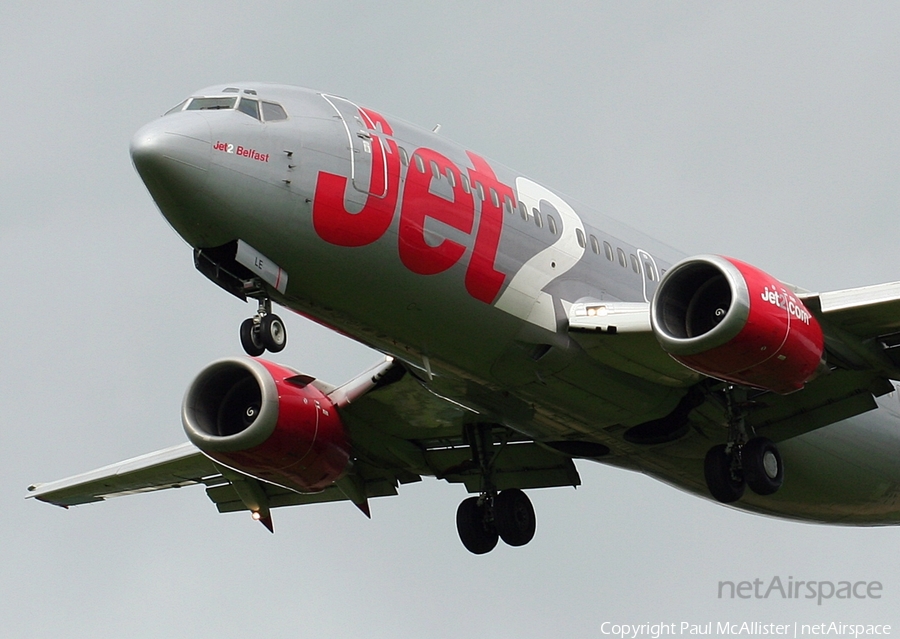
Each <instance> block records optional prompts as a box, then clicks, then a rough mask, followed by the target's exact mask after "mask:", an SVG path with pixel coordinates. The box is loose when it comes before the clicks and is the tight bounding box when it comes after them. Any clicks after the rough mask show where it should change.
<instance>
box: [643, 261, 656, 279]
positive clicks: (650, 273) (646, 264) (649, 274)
mask: <svg viewBox="0 0 900 639" xmlns="http://www.w3.org/2000/svg"><path fill="white" fill-rule="evenodd" d="M644 273H646V274H647V279H648V280H650V281H651V282H652V281H653V280H655V279H656V277H654V275H653V265H652V264H651V263H650V262H648V261H647V260H644Z"/></svg>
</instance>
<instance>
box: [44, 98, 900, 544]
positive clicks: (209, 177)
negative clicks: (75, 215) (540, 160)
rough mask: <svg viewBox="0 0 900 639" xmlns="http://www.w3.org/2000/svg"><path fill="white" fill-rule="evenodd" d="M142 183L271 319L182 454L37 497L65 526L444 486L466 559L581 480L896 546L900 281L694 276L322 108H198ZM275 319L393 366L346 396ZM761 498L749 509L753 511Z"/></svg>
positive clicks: (491, 171) (629, 237)
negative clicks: (69, 513) (150, 511)
mask: <svg viewBox="0 0 900 639" xmlns="http://www.w3.org/2000/svg"><path fill="white" fill-rule="evenodd" d="M131 156H132V159H133V161H134V165H135V167H136V169H137V171H138V173H139V174H140V176H141V178H142V179H143V181H144V183H145V184H146V186H147V189H148V190H149V191H150V194H151V196H152V197H153V199H154V200H155V201H156V204H157V205H158V206H159V209H160V211H161V212H162V214H163V215H164V216H165V218H166V219H167V220H168V221H169V223H170V224H171V225H172V227H174V229H175V230H176V231H177V232H178V233H179V234H180V235H181V236H182V237H183V238H184V239H185V240H186V241H187V242H188V243H189V244H190V245H191V246H192V247H193V249H194V251H193V254H194V255H193V257H194V264H195V266H196V268H197V269H198V270H199V271H200V272H201V273H202V274H203V275H205V276H206V277H207V278H209V279H210V280H211V281H212V282H214V283H216V284H217V285H219V286H220V287H221V288H222V289H224V290H225V291H227V292H229V293H231V294H232V295H234V296H235V297H237V298H239V299H241V300H245V301H246V300H248V299H249V300H254V301H256V302H257V304H258V308H257V311H256V313H255V315H253V317H250V318H248V319H247V320H246V321H244V323H243V324H242V325H241V327H240V331H239V334H240V341H241V344H242V346H243V349H244V351H246V353H247V357H244V356H240V357H228V358H225V359H221V360H219V361H216V362H213V363H212V364H210V365H209V366H207V367H206V368H205V369H204V370H202V371H201V372H200V373H199V375H197V377H196V378H195V380H194V381H193V382H192V383H191V385H190V387H189V388H188V390H187V392H186V394H185V397H184V403H183V408H182V415H181V418H182V422H183V425H184V429H185V432H186V434H187V438H188V440H189V443H183V444H181V445H177V446H174V447H172V448H168V449H165V450H161V451H157V452H153V453H149V454H147V455H143V456H141V457H137V458H134V459H130V460H127V461H124V462H120V463H117V464H113V465H111V466H107V467H105V468H101V469H99V470H95V471H92V472H89V473H85V474H82V475H78V476H75V477H71V478H69V479H64V480H61V481H55V482H51V483H45V484H35V485H33V486H30V487H29V488H28V490H29V496H31V497H35V498H37V499H39V500H41V501H46V502H49V503H52V504H56V505H60V506H65V507H68V506H71V505H75V504H83V503H87V502H95V501H101V500H104V499H107V498H109V497H113V496H116V495H124V494H131V493H136V492H143V491H151V490H158V489H162V488H173V487H180V486H186V485H191V484H203V485H204V486H206V493H207V495H208V496H209V498H210V499H211V500H212V501H213V502H214V503H215V505H216V507H217V508H218V509H219V511H220V512H232V511H241V510H247V511H250V513H251V514H252V516H253V518H254V519H257V520H259V521H260V522H262V523H263V524H265V525H266V527H268V528H269V529H270V530H271V529H272V515H271V510H272V509H273V508H277V507H279V506H290V505H296V504H309V503H315V502H326V501H339V500H348V501H350V502H352V503H353V504H355V505H356V506H357V507H358V508H359V509H360V510H362V511H363V512H364V513H366V514H367V515H368V514H369V499H370V498H372V497H379V496H386V495H394V494H396V493H397V490H398V487H399V486H400V485H401V484H406V483H409V482H415V481H419V480H420V479H421V478H422V477H423V476H429V475H430V476H434V477H437V478H440V479H445V480H447V481H448V482H454V483H462V484H464V485H465V487H466V490H467V491H468V492H469V493H472V495H473V496H471V497H469V498H468V499H466V500H465V501H463V502H462V503H461V504H460V506H459V509H458V511H457V527H458V532H459V536H460V539H461V541H462V543H463V545H464V546H465V547H466V548H467V549H468V550H470V551H471V552H473V553H478V554H481V553H486V552H489V551H490V550H492V549H493V548H494V547H495V546H496V545H497V542H498V539H502V540H503V541H504V542H505V543H507V544H509V545H512V546H521V545H524V544H527V543H528V542H529V541H530V540H531V539H532V537H533V535H534V531H535V515H534V510H533V508H532V506H531V502H530V500H529V499H528V497H527V496H526V494H525V493H524V492H523V489H532V488H542V487H552V486H576V485H578V484H579V476H578V472H577V471H576V468H575V465H574V463H573V459H574V458H581V459H588V460H592V461H596V462H599V463H605V464H610V465H614V466H618V467H620V468H625V469H630V470H635V471H640V472H643V473H646V474H648V475H651V476H653V477H655V478H657V479H659V480H661V481H664V482H666V483H669V484H672V485H674V486H676V487H678V488H680V489H683V490H686V491H689V492H692V493H695V494H697V495H702V496H710V495H711V496H712V497H713V498H715V499H717V500H718V501H720V502H723V503H729V504H732V505H733V506H735V507H737V508H742V509H746V510H750V511H755V512H759V513H766V514H770V515H776V516H780V517H787V518H792V519H801V520H807V521H818V522H829V523H841V524H852V525H888V524H896V523H898V522H900V465H898V464H897V462H896V460H897V459H898V458H900V400H898V396H897V392H896V390H895V382H894V380H900V349H898V345H900V282H897V283H891V284H882V285H878V286H870V287H865V288H859V289H852V290H843V291H833V292H826V293H812V292H809V291H805V290H803V289H801V288H798V287H795V286H791V285H788V284H785V283H783V282H781V281H779V280H778V279H776V278H774V277H772V276H770V275H768V274H767V273H764V272H763V271H761V270H760V269H758V268H756V267H754V266H752V265H750V264H747V263H746V262H742V261H739V260H737V259H734V258H731V257H725V256H720V255H699V256H693V257H686V256H683V255H679V254H677V253H676V252H674V251H673V250H671V249H668V248H666V247H665V246H661V245H660V244H658V243H657V242H654V241H653V240H651V239H650V238H649V237H646V236H644V235H641V234H639V233H637V232H635V231H632V230H630V229H628V228H626V227H624V226H623V225H620V224H617V223H615V222H613V221H612V220H609V219H606V218H604V217H603V216H602V215H600V214H598V213H596V212H594V211H592V210H590V209H589V208H588V207H586V206H583V205H581V204H578V203H576V202H574V201H572V200H571V199H569V198H567V197H565V196H563V195H561V194H560V193H557V192H556V191H553V190H551V189H549V188H547V187H545V186H542V185H541V184H539V183H537V182H534V181H532V180H531V179H529V178H526V177H524V176H522V175H520V174H518V173H517V172H515V171H513V170H511V169H509V168H507V167H505V166H502V165H500V164H498V163H496V162H494V161H491V160H487V159H485V158H483V157H482V156H480V155H478V154H477V153H474V152H472V151H469V150H467V149H465V148H463V147H461V146H459V145H457V144H454V143H453V142H451V141H450V140H448V139H446V138H444V137H442V136H441V135H438V134H437V133H434V132H431V131H427V130H423V129H421V128H419V127H416V126H412V125H410V124H408V123H406V122H403V121H401V120H398V119H396V118H393V117H389V116H386V115H383V114H381V113H380V112H377V111H374V110H372V109H370V108H365V107H362V106H359V105H357V104H356V103H354V102H351V101H349V100H347V99H344V98H341V97H337V96H334V95H328V94H325V93H319V92H316V91H311V90H307V89H300V88H293V87H287V86H279V85H269V84H259V83H237V84H229V85H220V86H215V87H209V88H206V89H203V90H201V91H198V92H197V93H196V94H194V95H193V96H192V97H189V98H188V99H186V100H185V101H184V102H182V103H181V104H179V105H178V106H176V107H174V108H173V109H171V110H170V111H169V112H168V113H166V114H165V116H164V117H162V118H159V119H158V120H156V121H154V122H152V123H150V124H148V125H147V126H145V127H144V128H142V129H141V130H140V131H138V132H137V134H135V136H134V139H133V140H132V143H131ZM275 305H279V306H281V307H284V308H286V309H289V310H291V311H294V312H296V313H299V314H300V315H303V316H305V317H309V318H312V319H313V320H315V321H316V322H319V323H322V324H324V325H326V326H329V327H331V328H333V329H334V330H336V331H339V332H341V333H343V334H345V335H349V336H351V337H353V338H355V339H356V340H358V341H360V342H362V343H363V344H366V345H368V346H370V347H371V348H373V349H375V350H377V351H380V352H381V353H383V354H384V358H383V361H382V362H380V363H379V364H378V365H377V366H375V367H373V368H372V369H370V370H366V371H364V372H362V373H360V374H359V375H358V376H357V377H356V378H354V379H351V380H350V381H348V382H346V383H344V384H341V385H337V386H335V385H333V384H331V383H328V382H325V381H322V380H320V379H316V378H315V377H313V376H312V375H309V374H306V373H302V372H299V371H296V370H294V369H292V368H289V367H288V366H285V365H283V364H276V363H274V362H272V361H270V360H269V359H263V358H261V357H260V356H262V355H263V354H264V352H265V351H269V352H270V353H273V354H274V353H278V352H279V351H281V350H282V349H283V348H284V346H285V343H286V339H287V335H286V331H285V327H284V323H283V322H282V320H281V319H280V318H279V317H278V315H276V314H275V313H274V312H273V311H274V309H275ZM745 487H746V488H749V490H745Z"/></svg>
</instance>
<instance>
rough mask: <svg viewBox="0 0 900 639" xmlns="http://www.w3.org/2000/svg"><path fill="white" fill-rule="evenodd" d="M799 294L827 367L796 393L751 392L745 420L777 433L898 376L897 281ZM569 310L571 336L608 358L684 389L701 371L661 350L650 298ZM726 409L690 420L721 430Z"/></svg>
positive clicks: (835, 416)
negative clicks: (819, 333) (818, 328)
mask: <svg viewBox="0 0 900 639" xmlns="http://www.w3.org/2000/svg"><path fill="white" fill-rule="evenodd" d="M798 297H800V298H801V299H802V300H803V302H804V303H805V304H806V305H807V307H808V308H809V309H810V311H812V312H813V313H814V314H815V315H816V317H817V319H818V320H819V322H820V324H821V325H822V329H823V331H824V333H825V340H826V350H827V359H828V363H829V365H830V367H831V372H830V374H828V375H822V376H820V377H819V378H817V379H814V380H813V381H811V382H810V383H808V384H807V385H806V387H805V388H804V389H803V390H802V391H801V392H798V393H792V394H790V395H779V394H776V393H771V392H762V391H761V392H759V393H757V394H755V395H754V396H753V397H752V408H751V410H750V413H749V415H748V416H747V421H748V423H749V425H750V426H751V427H752V429H753V430H754V431H755V432H757V433H759V434H764V435H765V436H767V437H769V438H770V439H772V440H774V441H782V440H785V439H788V438H790V437H795V436H797V435H800V434H802V433H805V432H808V431H811V430H815V429H817V428H821V427H823V426H827V425H828V424H832V423H835V422H837V421H840V420H842V419H846V418H848V417H852V416H854V415H858V414H860V413H864V412H866V411H869V410H872V409H874V408H875V407H876V403H875V397H878V396H881V395H884V394H886V393H889V392H891V391H892V390H893V389H894V387H893V385H892V384H891V382H890V381H889V380H891V379H895V380H896V379H900V350H895V349H896V348H900V282H897V283H892V284H882V285H878V286H870V287H865V288H859V289H850V290H846V291H834V292H830V293H822V294H798ZM568 315H569V334H570V335H571V336H572V338H573V339H574V340H575V341H577V342H578V343H579V344H580V345H581V346H582V348H584V349H585V351H586V352H587V353H588V355H590V356H591V357H593V358H595V359H597V360H599V361H601V362H603V363H604V364H606V365H607V366H611V367H613V368H616V369H618V370H620V371H622V372H624V373H627V374H630V375H634V376H637V377H641V378H643V379H649V380H653V381H655V382H657V383H659V384H663V385H666V386H673V387H681V388H684V389H685V391H686V392H687V389H688V388H689V387H691V386H694V385H697V384H701V383H702V382H703V381H704V379H705V378H704V376H703V375H700V374H699V373H695V372H694V371H691V370H689V369H687V368H685V367H684V366H682V365H681V364H679V363H678V362H676V361H675V360H674V359H673V358H671V357H670V356H669V355H668V354H666V353H665V352H664V351H663V350H662V348H661V347H660V345H659V342H658V341H657V340H656V338H655V336H654V335H653V331H652V329H651V325H650V305H649V304H644V303H621V302H615V303H606V302H604V303H585V304H582V303H576V304H573V305H572V306H571V308H570V309H569V313H568ZM723 410H724V407H723V406H722V405H720V404H718V403H716V402H714V401H706V402H705V403H704V404H703V405H701V406H699V407H698V408H697V409H696V410H695V411H694V412H693V413H692V414H691V417H690V419H691V421H692V424H693V427H694V428H695V429H698V430H700V431H703V432H704V433H705V434H706V435H708V436H709V437H711V438H716V437H719V436H720V433H721V430H722V427H721V424H722V423H723Z"/></svg>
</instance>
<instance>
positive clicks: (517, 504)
mask: <svg viewBox="0 0 900 639" xmlns="http://www.w3.org/2000/svg"><path fill="white" fill-rule="evenodd" d="M494 525H495V526H496V527H497V533H498V534H499V535H500V539H502V540H503V541H504V542H505V543H507V544H509V545H510V546H524V545H525V544H527V543H528V542H529V541H531V540H532V539H534V529H535V525H536V521H535V516H534V507H533V506H532V505H531V500H530V499H528V495H526V494H525V493H523V492H522V491H521V490H519V489H518V488H508V489H507V490H504V491H503V492H501V493H500V494H499V495H497V497H496V498H494Z"/></svg>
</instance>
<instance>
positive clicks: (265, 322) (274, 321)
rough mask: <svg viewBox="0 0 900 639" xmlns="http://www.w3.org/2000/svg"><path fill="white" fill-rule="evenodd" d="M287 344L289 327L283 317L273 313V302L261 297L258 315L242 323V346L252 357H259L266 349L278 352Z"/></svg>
mask: <svg viewBox="0 0 900 639" xmlns="http://www.w3.org/2000/svg"><path fill="white" fill-rule="evenodd" d="M286 345H287V329H285V327H284V322H282V321H281V318H280V317H278V316H277V315H275V314H274V313H272V302H271V300H269V298H267V297H263V298H260V300H259V309H258V310H257V311H256V315H254V316H253V317H250V318H247V319H245V320H244V321H243V323H242V324H241V346H243V347H244V352H246V353H247V355H250V356H251V357H259V356H260V355H262V354H263V353H264V352H265V351H270V352H272V353H278V352H280V351H282V350H284V347H285V346H286Z"/></svg>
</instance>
